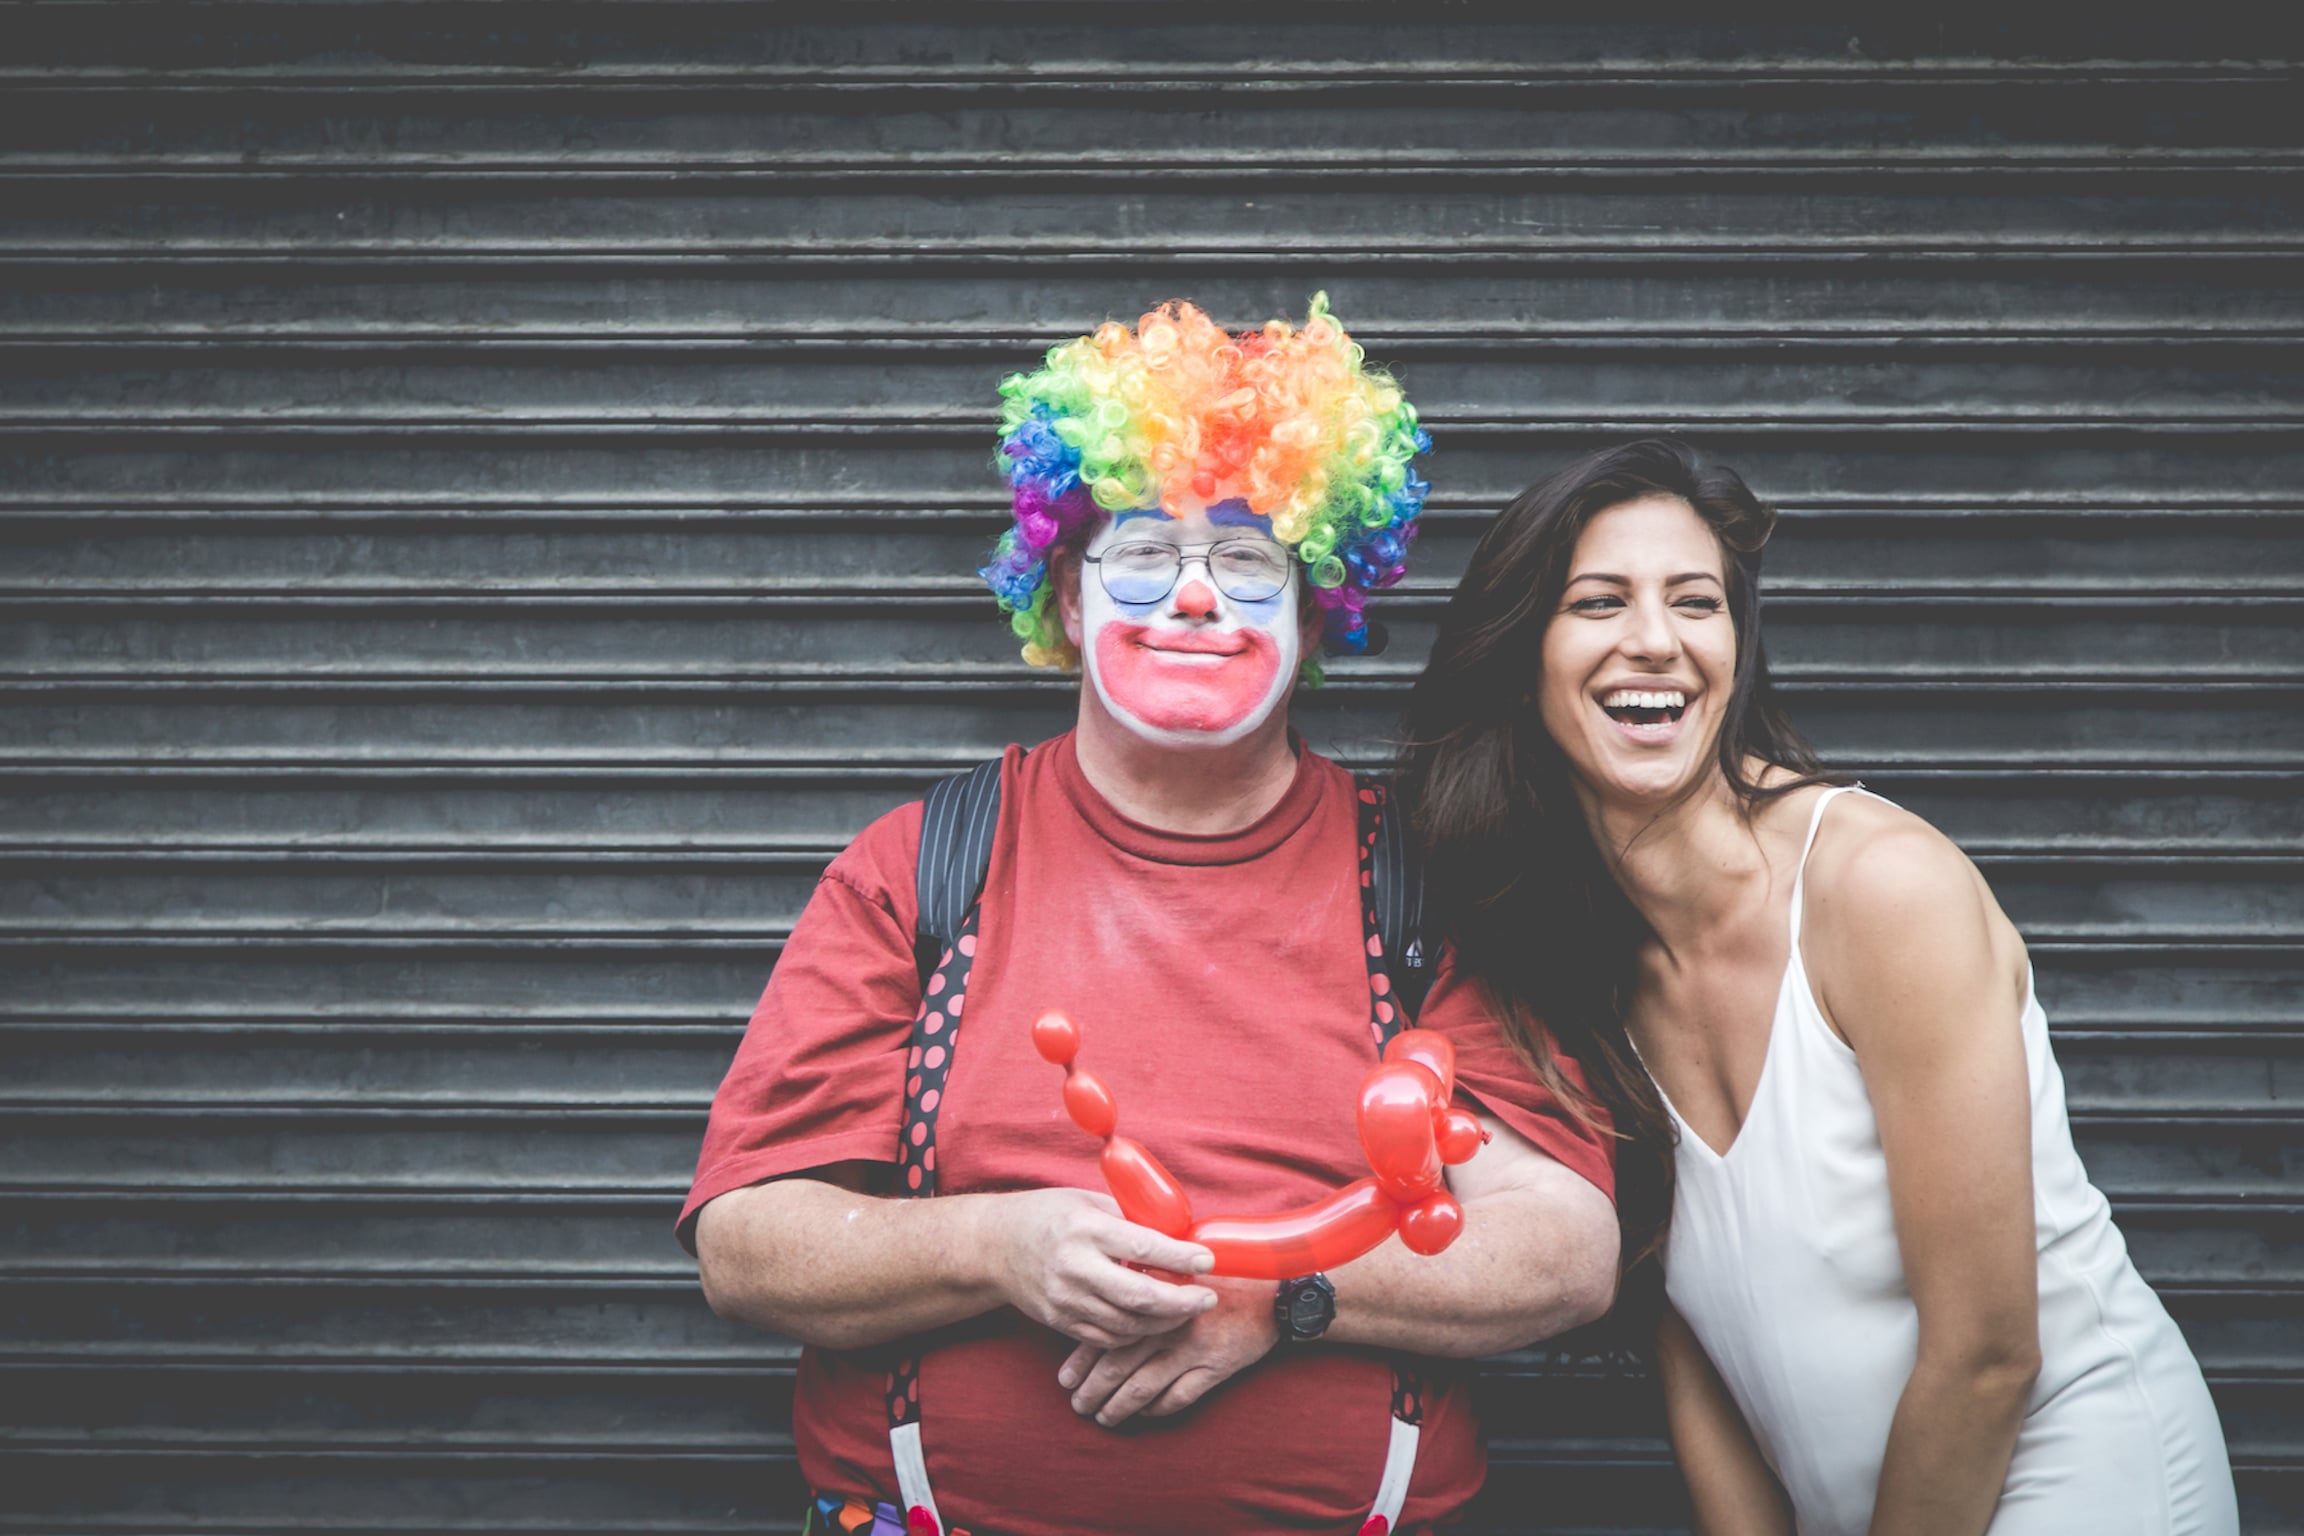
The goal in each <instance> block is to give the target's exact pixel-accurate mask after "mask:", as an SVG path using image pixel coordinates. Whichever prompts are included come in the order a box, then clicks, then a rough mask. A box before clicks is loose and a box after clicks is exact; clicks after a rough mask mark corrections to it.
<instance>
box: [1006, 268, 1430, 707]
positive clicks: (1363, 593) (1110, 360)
mask: <svg viewBox="0 0 2304 1536" xmlns="http://www.w3.org/2000/svg"><path fill="white" fill-rule="evenodd" d="M1000 397H1001V409H1000V459H1001V467H1002V468H1003V469H1004V470H1005V471H1006V472H1007V476H1008V483H1009V484H1010V485H1011V486H1013V487H1014V488H1015V492H1016V503H1015V524H1014V526H1012V527H1011V528H1010V529H1009V530H1008V531H1007V532H1006V533H1004V534H1002V535H1001V536H1000V542H999V545H998V546H997V547H996V548H995V549H994V550H993V552H992V559H991V561H990V563H988V564H987V565H985V566H984V568H983V569H982V571H981V572H980V573H979V574H981V575H982V576H983V578H984V580H985V583H986V584H987V585H988V586H990V587H991V588H992V591H993V593H994V595H995V596H997V597H998V598H999V599H1000V606H1001V607H1002V608H1003V609H1005V610H1006V611H1007V613H1008V616H1009V624H1010V626H1011V627H1012V628H1014V630H1015V631H1016V634H1017V637H1018V638H1019V639H1021V640H1022V641H1023V642H1024V659H1025V660H1026V661H1028V662H1030V663H1031V664H1032V665H1034V666H1036V667H1061V666H1071V665H1073V664H1074V663H1075V662H1077V661H1078V660H1079V657H1078V655H1077V653H1076V652H1075V651H1074V650H1073V647H1072V645H1071V642H1070V641H1068V640H1067V639H1066V638H1065V636H1064V628H1063V621H1062V619H1061V618H1060V617H1059V615H1058V613H1057V611H1056V605H1055V604H1054V603H1053V602H1051V601H1050V600H1049V588H1050V583H1049V581H1048V557H1049V555H1050V553H1051V552H1052V551H1054V550H1056V549H1057V548H1059V547H1061V546H1063V545H1064V544H1066V543H1067V542H1072V541H1078V540H1083V539H1085V538H1087V537H1088V535H1089V533H1090V531H1091V530H1093V529H1094V528H1095V526H1096V524H1097V522H1098V520H1099V519H1101V518H1105V517H1110V516H1112V515H1114V514H1116V513H1120V512H1129V511H1135V510H1138V509H1141V508H1146V507H1158V506H1162V505H1165V504H1168V503H1171V502H1173V501H1176V500H1179V499H1181V498H1183V497H1185V496H1186V495H1191V496H1196V497H1198V498H1200V499H1202V500H1207V499H1209V498H1211V497H1214V496H1216V495H1217V494H1218V488H1219V487H1220V486H1221V487H1225V488H1226V489H1227V490H1230V491H1234V492H1236V493H1237V494H1240V495H1243V496H1244V497H1245V498H1246V500H1247V502H1248V507H1249V510H1250V511H1252V512H1255V513H1256V514H1258V515H1259V516H1262V517H1268V518H1270V519H1271V520H1272V533H1273V536H1274V537H1276V538H1278V539H1279V540H1280V541H1281V542H1282V543H1283V544H1286V545H1288V546H1289V547H1290V548H1291V549H1293V550H1294V551H1295V554H1296V558H1297V559H1299V560H1301V561H1302V562H1303V563H1304V566H1305V574H1306V575H1307V576H1308V577H1309V578H1310V580H1311V584H1312V600H1313V601H1314V602H1315V603H1317V604H1318V605H1319V606H1320V607H1321V608H1322V609H1324V610H1325V612H1326V629H1325V643H1324V646H1323V648H1324V649H1325V650H1326V651H1327V652H1328V654H1330V655H1357V654H1360V653H1362V652H1365V651H1367V650H1369V649H1370V644H1369V641H1370V629H1369V624H1368V619H1367V615H1366V613H1365V612H1364V611H1363V610H1364V609H1365V608H1366V606H1367V602H1368V594H1369V593H1371V592H1373V591H1375V590H1376V589H1377V588H1379V587H1388V586H1390V585H1392V584H1393V583H1394V582H1396V581H1398V580H1399V579H1400V576H1401V573H1402V572H1403V571H1404V570H1405V569H1406V563H1407V558H1408V545H1409V542H1410V541H1411V540H1412V539H1414V538H1415V536H1416V516H1417V514H1418V513H1419V512H1421V511H1422V510H1423V507H1424V495H1425V493H1426V492H1427V491H1428V490H1429V489H1430V488H1431V487H1430V486H1429V485H1428V484H1426V482H1425V481H1424V479H1423V478H1422V477H1421V476H1419V475H1418V474H1417V473H1416V471H1415V470H1414V469H1413V468H1412V467H1411V461H1412V460H1414V458H1415V457H1416V455H1418V454H1419V453H1425V452H1429V451H1430V450H1431V447H1432V439H1431V438H1430V437H1428V436H1427V435H1426V434H1425V433H1424V431H1423V430H1422V429H1421V428H1419V427H1418V426H1417V425H1416V408H1415V407H1414V406H1412V405H1410V404H1409V403H1408V401H1407V399H1406V397H1404V396H1403V395H1402V394H1401V393H1400V386H1399V385H1398V384H1395V383H1394V382H1393V381H1392V377H1391V375H1389V374H1387V373H1384V372H1382V371H1380V370H1377V369H1373V368H1366V367H1363V366H1362V364H1361V351H1360V348H1359V347H1358V346H1356V345H1354V344H1353V341H1352V338H1351V337H1350V336H1347V335H1346V334H1345V333H1344V327H1343V326H1341V325H1339V324H1337V323H1336V321H1335V320H1334V318H1332V317H1331V316H1330V315H1329V313H1328V296H1327V295H1326V294H1324V293H1323V294H1317V295H1315V296H1314V297H1313V300H1312V308H1311V313H1310V314H1309V315H1308V316H1307V317H1306V318H1305V321H1304V324H1303V326H1302V328H1300V329H1299V328H1298V327H1295V326H1292V325H1290V324H1289V323H1288V322H1287V321H1285V320H1274V321H1272V322H1270V323H1269V324H1267V325H1266V326H1265V327H1264V329H1263V330H1261V331H1251V332H1248V333H1246V334H1244V335H1240V336H1232V335H1228V334H1227V333H1226V332H1224V331H1222V330H1220V329H1219V328H1218V327H1217V326H1216V324H1215V322H1214V321H1212V320H1210V319H1209V318H1208V317H1207V315H1205V314H1203V313H1202V312H1201V311H1200V310H1198V309H1197V308H1195V307H1193V306H1192V305H1190V304H1187V303H1183V302H1181V301H1177V302H1172V303H1168V304H1163V305H1161V306H1160V307H1159V308H1157V309H1155V310H1153V311H1152V312H1151V313H1150V314H1148V315H1145V316H1144V317H1143V318H1142V319H1140V320H1138V321H1137V322H1136V329H1135V330H1134V331H1133V332H1131V331H1130V330H1129V329H1128V327H1126V326H1124V325H1121V324H1119V323H1118V322H1116V321H1107V322H1106V323H1104V324H1103V325H1100V326H1098V327H1097V328H1096V331H1095V333H1094V334H1093V335H1089V336H1082V337H1079V338H1077V339H1075V340H1072V341H1068V342H1065V343H1064V344H1063V345H1062V346H1059V347H1055V348H1053V349H1051V350H1050V351H1049V353H1048V357H1047V361H1046V363H1045V364H1044V365H1043V366H1042V367H1040V368H1038V369H1036V370H1035V371H1033V372H1031V373H1019V374H1015V375H1013V376H1011V377H1010V378H1008V379H1006V380H1004V381H1002V383H1001V385H1000ZM1379 633H1380V631H1379ZM1307 674H1308V680H1309V681H1317V680H1318V668H1317V665H1316V664H1314V665H1309V666H1308V667H1307Z"/></svg>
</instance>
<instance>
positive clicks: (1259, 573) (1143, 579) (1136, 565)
mask: <svg viewBox="0 0 2304 1536" xmlns="http://www.w3.org/2000/svg"><path fill="white" fill-rule="evenodd" d="M1081 558H1082V559H1083V560H1084V561H1086V562H1087V563H1088V564H1090V565H1092V566H1094V567H1096V575H1097V579H1098V580H1100V581H1102V582H1103V583H1104V590H1105V591H1106V592H1107V593H1109V594H1110V595H1111V598H1112V601H1114V602H1116V603H1130V604H1135V605H1139V606H1140V605H1142V604H1145V603H1157V602H1162V601H1164V600H1165V599H1166V598H1167V596H1168V594H1169V593H1171V592H1173V591H1175V590H1176V582H1177V580H1178V579H1179V578H1180V577H1182V576H1183V574H1184V567H1185V565H1186V563H1187V562H1189V561H1193V560H1198V561H1200V562H1201V563H1202V564H1203V565H1205V566H1207V567H1208V578H1209V580H1211V581H1213V582H1215V583H1216V590H1217V591H1219V592H1221V593H1223V594H1224V595H1225V596H1226V597H1228V598H1230V599H1232V601H1234V602H1236V603H1261V602H1263V601H1264V600H1265V599H1267V598H1273V597H1278V596H1279V595H1280V593H1281V590H1282V589H1283V588H1285V587H1286V586H1287V585H1288V577H1289V575H1290V570H1289V567H1290V565H1291V564H1292V562H1291V561H1290V559H1289V557H1288V550H1287V547H1286V546H1285V545H1281V544H1276V543H1274V542H1273V541H1272V540H1270V539H1218V540H1217V541H1216V542H1215V543H1213V544H1165V543H1162V542H1161V541H1159V540H1158V539H1132V540H1129V541H1127V542H1126V543H1121V544H1114V545H1112V546H1111V547H1109V548H1108V549H1106V550H1105V551H1104V553H1102V554H1100V555H1083V556H1082V557H1081Z"/></svg>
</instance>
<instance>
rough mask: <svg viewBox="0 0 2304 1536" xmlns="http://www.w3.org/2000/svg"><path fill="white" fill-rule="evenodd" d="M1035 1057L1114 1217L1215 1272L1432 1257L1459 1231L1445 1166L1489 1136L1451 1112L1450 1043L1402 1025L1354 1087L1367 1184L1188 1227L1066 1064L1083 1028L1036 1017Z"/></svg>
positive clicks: (1178, 1202) (1252, 1276)
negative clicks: (1373, 1253) (1107, 1194)
mask: <svg viewBox="0 0 2304 1536" xmlns="http://www.w3.org/2000/svg"><path fill="white" fill-rule="evenodd" d="M1032 1045H1033V1048H1034V1049H1035V1050H1037V1051H1039V1053H1040V1056H1041V1059H1042V1060H1044V1061H1048V1062H1051V1063H1053V1064H1054V1065H1056V1066H1059V1067H1062V1068H1063V1069H1064V1108H1065V1110H1066V1111H1067V1112H1068V1113H1069V1114H1070V1115H1071V1116H1072V1123H1073V1124H1074V1125H1077V1126H1078V1127H1080V1129H1082V1130H1084V1131H1086V1132H1087V1133H1088V1134H1089V1135H1091V1136H1094V1137H1096V1138H1098V1139H1099V1140H1101V1141H1102V1142H1103V1143H1104V1153H1103V1156H1102V1157H1101V1158H1100V1159H1099V1160H1098V1161H1099V1163H1100V1165H1101V1166H1102V1168H1103V1170H1104V1182H1105V1184H1106V1185H1107V1186H1109V1187H1110V1189H1111V1191H1112V1198H1113V1199H1115V1200H1117V1201H1119V1202H1120V1210H1121V1214H1123V1215H1125V1216H1126V1217H1127V1218H1128V1219H1129V1220H1130V1221H1132V1222H1135V1223H1136V1224H1137V1225H1138V1226H1140V1227H1150V1228H1152V1229H1153V1230H1154V1231H1155V1232H1164V1233H1166V1234H1167V1235H1168V1236H1170V1237H1178V1238H1182V1239H1184V1240H1185V1241H1186V1242H1190V1243H1198V1244H1200V1245H1201V1246H1202V1247H1204V1248H1206V1249H1207V1250H1208V1251H1209V1252H1211V1253H1213V1254H1215V1255H1216V1268H1215V1273H1217V1274H1219V1275H1232V1276H1236V1277H1238V1278H1240V1279H1244V1280H1286V1279H1288V1278H1290V1277H1291V1276H1295V1275H1308V1274H1311V1273H1312V1272H1313V1271H1315V1270H1322V1269H1334V1268H1335V1267H1336V1266H1337V1265H1339V1264H1342V1263H1344V1262H1346V1261H1347V1260H1350V1259H1356V1258H1358V1257H1360V1255H1362V1254H1364V1253H1366V1252H1367V1251H1368V1250H1369V1249H1371V1248H1373V1247H1375V1246H1376V1245H1377V1244H1378V1243H1381V1242H1382V1241H1384V1239H1385V1238H1386V1237H1387V1236H1389V1235H1390V1234H1392V1233H1394V1232H1398V1233H1399V1234H1400V1241H1401V1242H1403V1243H1405V1244H1407V1245H1408V1248H1409V1250H1410V1251H1411V1252H1414V1253H1421V1254H1427V1255H1429V1254H1435V1253H1438V1252H1439V1251H1440V1250H1441V1249H1443V1248H1446V1247H1447V1246H1448V1245H1449V1244H1450V1243H1452V1242H1454V1241H1456V1234H1457V1233H1459V1232H1461V1231H1463V1230H1464V1207H1463V1206H1461V1205H1458V1204H1457V1203H1456V1197H1455V1196H1453V1195H1451V1194H1449V1193H1448V1191H1447V1189H1446V1187H1445V1186H1444V1185H1443V1184H1442V1183H1441V1179H1440V1169H1441V1166H1442V1165H1443V1164H1449V1165H1453V1164H1456V1163H1461V1162H1465V1161H1467V1160H1469V1159H1470V1158H1471V1156H1472V1154H1473V1153H1475V1152H1477V1151H1479V1150H1480V1146H1481V1143H1483V1142H1485V1141H1486V1140H1487V1139H1488V1133H1487V1132H1486V1131H1483V1130H1482V1129H1481V1128H1480V1122H1479V1121H1478V1120H1477V1119H1475V1118H1474V1117H1473V1116H1472V1114H1471V1113H1470V1112H1469V1111H1467V1110H1462V1109H1455V1108H1452V1107H1450V1104H1449V1100H1450V1098H1451V1096H1452V1095H1453V1094H1454V1093H1455V1091H1456V1048H1455V1047H1454V1046H1452V1045H1450V1044H1449V1043H1448V1039H1447V1037H1446V1036H1444V1035H1437V1034H1434V1033H1433V1032H1432V1031H1430V1030H1428V1029H1404V1030H1402V1031H1401V1032H1400V1033H1399V1034H1397V1035H1395V1036H1393V1037H1392V1043H1391V1044H1390V1045H1388V1046H1386V1047H1385V1048H1384V1059H1383V1061H1382V1062H1380V1063H1378V1064H1377V1066H1376V1067H1375V1068H1374V1069H1373V1070H1371V1071H1370V1072H1369V1074H1368V1076H1367V1077H1366V1078H1365V1079H1364V1080H1363V1081H1362V1082H1361V1084H1360V1115H1359V1120H1360V1145H1361V1146H1362V1148H1364V1149H1365V1150H1366V1151H1367V1153H1368V1166H1369V1167H1371V1168H1373V1169H1375V1170H1376V1172H1375V1177H1373V1178H1366V1179H1358V1180H1355V1181H1354V1182H1352V1183H1350V1184H1347V1185H1345V1186H1344V1187H1343V1188H1342V1189H1339V1190H1337V1191H1336V1192H1335V1193H1334V1194H1332V1195H1326V1196H1323V1197H1322V1198H1321V1199H1318V1200H1315V1201H1313V1202H1312V1203H1311V1204H1310V1205H1307V1206H1305V1207H1304V1208H1302V1209H1301V1210H1295V1211H1283V1212H1281V1213H1280V1214H1278V1215H1276V1216H1208V1217H1203V1218H1200V1219H1198V1220H1195V1219H1194V1218H1193V1215H1192V1200H1191V1197H1190V1196H1188V1195H1186V1194H1185V1193H1184V1187H1183V1186H1182V1185H1180V1184H1178V1183H1177V1182H1176V1178H1175V1176H1174V1175H1173V1174H1171V1173H1169V1171H1168V1170H1167V1169H1166V1168H1164V1167H1162V1166H1161V1164H1160V1159H1158V1158H1156V1157H1154V1156H1153V1155H1152V1154H1151V1152H1150V1151H1148V1150H1147V1149H1146V1148H1145V1146H1144V1144H1143V1143H1141V1142H1139V1141H1135V1140H1132V1139H1131V1138H1129V1137H1126V1136H1122V1135H1121V1134H1119V1125H1120V1107H1119V1105H1118V1104H1117V1103H1116V1102H1115V1101H1114V1100H1113V1098H1112V1090H1111V1089H1109V1088H1107V1087H1105V1086H1104V1084H1103V1081H1102V1080H1101V1079H1100V1078H1098V1077H1097V1076H1096V1074H1095V1073H1093V1072H1089V1071H1086V1070H1084V1069H1083V1068H1082V1067H1081V1066H1080V1065H1079V1064H1078V1062H1077V1061H1075V1060H1074V1058H1075V1057H1077V1056H1078V1055H1079V1054H1080V1026H1079V1025H1077V1024H1075V1023H1073V1022H1072V1021H1071V1020H1070V1019H1069V1018H1066V1017H1065V1016H1064V1015H1063V1014H1061V1013H1044V1014H1042V1015H1041V1016H1040V1020H1039V1022H1038V1023H1036V1024H1034V1025H1033V1026H1032Z"/></svg>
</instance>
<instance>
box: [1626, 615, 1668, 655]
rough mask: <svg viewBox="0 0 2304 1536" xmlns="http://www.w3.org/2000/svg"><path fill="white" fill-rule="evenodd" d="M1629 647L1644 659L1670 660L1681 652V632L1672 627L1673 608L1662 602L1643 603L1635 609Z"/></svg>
mask: <svg viewBox="0 0 2304 1536" xmlns="http://www.w3.org/2000/svg"><path fill="white" fill-rule="evenodd" d="M1626 645H1627V648H1628V649H1629V650H1630V651H1631V653H1632V654H1633V655H1634V656H1637V657H1639V658H1640V659H1641V660H1643V661H1661V660H1669V659H1670V658H1672V657H1675V656H1678V655H1679V654H1680V632H1679V631H1678V630H1677V629H1674V628H1673V627H1672V614H1671V610H1670V609H1668V608H1667V607H1665V605H1664V604H1662V603H1641V604H1639V605H1638V606H1636V607H1635V608H1634V609H1633V613H1632V628H1631V632H1630V634H1629V635H1628V636H1627V637H1626Z"/></svg>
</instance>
